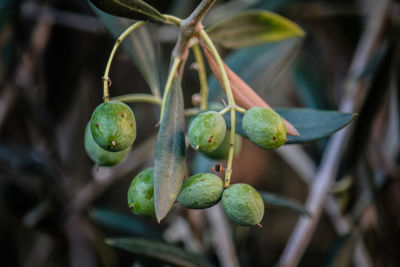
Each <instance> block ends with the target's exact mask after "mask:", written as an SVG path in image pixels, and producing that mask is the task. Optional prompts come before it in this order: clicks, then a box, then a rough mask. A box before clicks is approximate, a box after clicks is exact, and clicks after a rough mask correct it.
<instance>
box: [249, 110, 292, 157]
mask: <svg viewBox="0 0 400 267" xmlns="http://www.w3.org/2000/svg"><path fill="white" fill-rule="evenodd" d="M242 127H243V130H244V132H245V133H246V135H247V137H248V138H249V139H250V141H251V142H253V143H254V144H255V145H257V146H259V147H261V148H263V149H274V148H278V147H280V146H281V145H283V144H284V143H285V142H286V127H285V123H284V121H283V119H282V117H281V116H280V115H279V114H278V113H276V112H275V111H273V110H270V109H266V108H261V107H253V108H251V109H249V110H247V111H246V113H245V114H244V116H243V120H242Z"/></svg>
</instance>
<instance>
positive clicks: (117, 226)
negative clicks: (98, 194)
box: [89, 208, 162, 239]
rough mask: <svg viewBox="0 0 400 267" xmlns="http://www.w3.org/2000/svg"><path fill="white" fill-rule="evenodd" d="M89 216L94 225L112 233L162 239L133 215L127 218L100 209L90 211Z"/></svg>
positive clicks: (118, 213) (123, 215)
mask: <svg viewBox="0 0 400 267" xmlns="http://www.w3.org/2000/svg"><path fill="white" fill-rule="evenodd" d="M89 215H90V217H91V218H92V219H93V220H94V221H95V222H96V223H98V224H101V225H103V226H104V227H106V228H108V229H110V230H113V231H118V232H121V233H124V234H131V235H137V236H142V237H148V238H153V239H162V236H161V233H159V232H157V231H156V230H154V229H153V228H151V227H149V226H148V225H147V224H145V223H143V222H141V221H140V219H139V218H138V217H137V216H135V215H132V216H128V215H125V214H122V213H120V212H117V211H113V210H109V209H102V208H95V209H92V210H91V211H90V213H89Z"/></svg>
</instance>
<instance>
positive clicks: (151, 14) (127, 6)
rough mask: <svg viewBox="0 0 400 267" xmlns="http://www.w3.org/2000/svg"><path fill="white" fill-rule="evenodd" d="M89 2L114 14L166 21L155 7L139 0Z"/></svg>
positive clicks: (145, 19) (98, 0) (96, 0)
mask: <svg viewBox="0 0 400 267" xmlns="http://www.w3.org/2000/svg"><path fill="white" fill-rule="evenodd" d="M90 2H92V3H93V4H94V5H95V6H96V7H98V8H99V9H101V10H103V11H104V12H107V13H109V14H111V15H114V16H118V17H124V18H129V19H136V20H144V21H152V22H159V23H168V22H167V20H166V19H165V17H164V16H163V15H162V14H161V13H160V12H159V11H158V10H157V9H155V8H154V7H152V6H151V5H149V4H147V3H146V2H144V1H141V0H90Z"/></svg>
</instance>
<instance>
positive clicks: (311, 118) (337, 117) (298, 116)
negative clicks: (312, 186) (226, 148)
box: [224, 108, 357, 144]
mask: <svg viewBox="0 0 400 267" xmlns="http://www.w3.org/2000/svg"><path fill="white" fill-rule="evenodd" d="M275 111H276V112H278V113H279V114H280V115H281V116H282V117H283V118H285V119H286V120H287V121H289V122H290V123H291V124H292V125H293V126H294V127H296V129H297V130H298V131H299V133H300V136H288V137H287V138H288V141H287V142H286V143H285V144H297V143H307V142H311V141H316V140H319V139H322V138H326V137H328V136H330V135H331V134H333V133H335V132H337V131H339V130H340V129H342V128H343V127H345V126H346V125H348V124H349V123H350V122H351V121H352V120H353V119H354V118H355V117H356V116H357V115H356V114H354V113H343V112H339V111H327V110H315V109H307V108H288V109H275ZM224 118H225V121H226V123H227V127H228V128H229V127H230V116H229V114H225V115H224ZM242 118H243V114H241V113H236V132H237V133H239V134H241V135H243V136H245V137H246V134H245V133H244V131H243V129H242Z"/></svg>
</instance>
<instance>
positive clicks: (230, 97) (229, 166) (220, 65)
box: [199, 30, 236, 187]
mask: <svg viewBox="0 0 400 267" xmlns="http://www.w3.org/2000/svg"><path fill="white" fill-rule="evenodd" d="M199 34H200V37H201V38H202V39H203V41H204V42H205V43H206V45H207V46H208V47H209V48H210V50H211V53H212V55H213V57H214V59H215V61H216V63H217V65H218V68H219V71H220V72H221V77H222V82H223V85H224V88H225V92H226V96H227V98H228V104H229V106H230V107H231V109H230V112H231V131H230V142H229V143H230V144H229V146H230V147H229V154H228V163H227V167H226V170H225V183H224V186H225V187H228V186H229V183H230V180H231V176H232V162H233V152H234V144H235V127H236V126H235V120H236V113H235V112H236V111H235V109H234V107H235V106H236V105H235V99H234V97H233V94H232V90H231V85H230V83H229V80H228V75H227V74H226V71H225V68H224V64H223V62H222V59H221V57H220V55H219V53H218V51H217V49H216V48H215V46H214V44H213V42H212V41H211V39H210V37H209V36H208V35H207V33H206V32H205V31H204V30H201V31H200V32H199Z"/></svg>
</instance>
